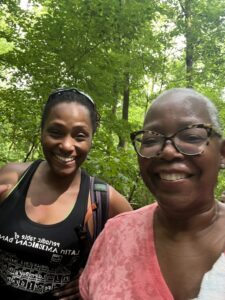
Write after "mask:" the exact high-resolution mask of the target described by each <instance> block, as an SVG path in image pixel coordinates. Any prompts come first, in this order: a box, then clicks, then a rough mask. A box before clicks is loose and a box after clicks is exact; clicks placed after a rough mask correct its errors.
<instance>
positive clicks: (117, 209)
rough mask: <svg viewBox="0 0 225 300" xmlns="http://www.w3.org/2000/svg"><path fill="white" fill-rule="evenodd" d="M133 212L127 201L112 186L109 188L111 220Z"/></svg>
mask: <svg viewBox="0 0 225 300" xmlns="http://www.w3.org/2000/svg"><path fill="white" fill-rule="evenodd" d="M130 210H133V208H132V206H131V205H130V203H129V202H128V201H127V199H126V198H125V197H124V196H123V195H121V194H120V193H119V192H118V191H117V190H115V189H114V188H113V187H112V186H110V187H109V218H112V217H115V216H116V215H118V214H120V213H123V212H126V211H130Z"/></svg>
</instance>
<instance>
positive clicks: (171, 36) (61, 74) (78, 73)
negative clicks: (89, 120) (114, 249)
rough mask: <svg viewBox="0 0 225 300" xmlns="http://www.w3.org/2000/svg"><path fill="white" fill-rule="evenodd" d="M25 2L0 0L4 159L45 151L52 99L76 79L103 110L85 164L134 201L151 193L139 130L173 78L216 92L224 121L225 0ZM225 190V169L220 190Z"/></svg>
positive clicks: (0, 152)
mask: <svg viewBox="0 0 225 300" xmlns="http://www.w3.org/2000/svg"><path fill="white" fill-rule="evenodd" d="M25 2H26V1H19V0H7V1H4V0H2V1H1V2H0V79H1V80H0V109H1V114H0V123H1V126H0V138H1V143H0V165H3V164H5V163H6V162H11V161H31V160H34V159H36V158H39V157H42V156H43V154H42V150H41V147H40V117H41V112H42V107H43V104H44V103H45V102H46V99H47V97H48V94H49V93H50V92H51V91H52V90H54V89H56V88H59V87H71V86H73V87H77V88H79V89H80V90H83V91H85V92H86V93H88V94H90V95H91V97H93V99H94V100H95V102H96V105H97V107H98V110H99V112H100V114H101V126H100V128H99V129H98V131H97V133H96V136H95V138H94V142H93V147H92V151H91V152H90V155H89V157H88V160H87V161H86V162H85V168H86V169H87V170H88V172H89V173H90V174H95V175H98V176H99V177H101V178H102V179H104V180H106V181H108V182H109V183H111V184H112V185H113V186H115V187H116V188H117V189H118V190H119V191H120V192H122V193H123V194H124V195H125V196H126V197H127V198H128V199H129V200H130V201H131V202H132V203H133V204H134V205H135V207H138V206H143V205H145V204H147V203H150V202H152V201H153V200H154V199H153V198H152V197H151V196H150V195H149V193H148V192H147V190H146V188H145V187H144V185H143V184H142V181H141V180H140V176H139V172H138V165H137V158H136V154H135V152H134V149H133V148H132V145H131V142H130V132H131V131H134V130H138V129H140V128H141V126H142V121H143V117H144V115H145V112H146V110H147V108H148V107H149V105H150V104H151V101H152V100H153V99H154V98H155V97H156V96H157V95H158V94H159V93H160V92H162V91H164V90H165V89H168V88H172V87H192V88H194V89H196V90H197V91H199V92H201V93H203V94H204V95H206V96H207V97H209V98H210V99H212V100H213V101H214V103H215V104H216V106H217V107H218V109H219V113H220V117H221V124H222V128H224V124H225V107H224V91H225V90H224V87H225V86H224V77H225V62H224V60H225V53H224V52H225V45H224V36H225V1H224V0H214V1H211V0H151V1H149V0H60V1H58V0H32V1H28V2H27V3H26V7H24V5H23V4H24V3H25ZM223 190H225V180H224V176H223V174H222V173H221V175H220V177H219V184H218V188H217V191H216V194H217V197H219V195H220V194H221V192H222V191H223Z"/></svg>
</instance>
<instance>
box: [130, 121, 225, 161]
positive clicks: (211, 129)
mask: <svg viewBox="0 0 225 300" xmlns="http://www.w3.org/2000/svg"><path fill="white" fill-rule="evenodd" d="M191 128H204V129H206V131H207V140H206V141H205V145H206V146H207V145H208V144H209V138H210V137H211V136H212V134H214V135H217V136H218V137H221V134H220V133H219V132H218V131H217V130H216V129H215V128H214V127H213V125H212V124H203V123H199V124H191V125H188V126H186V127H183V128H180V129H179V130H178V131H176V132H175V133H173V134H172V135H170V136H165V135H163V134H161V133H159V132H155V131H152V130H138V131H134V132H132V133H131V134H130V138H131V142H132V144H133V147H134V149H135V151H136V153H137V154H138V155H139V156H141V157H143V158H153V157H157V156H159V155H160V153H161V152H162V150H163V149H164V147H165V144H166V141H168V140H169V141H171V143H172V145H173V146H174V148H175V149H176V150H177V151H178V152H179V153H181V154H184V155H187V156H195V155H200V154H202V153H203V151H204V149H203V150H202V151H201V152H199V153H194V154H187V153H185V152H183V151H181V150H180V149H179V148H178V147H177V145H176V143H175V142H174V140H173V138H174V137H175V136H176V135H177V134H178V133H179V132H181V131H183V130H185V129H191ZM145 132H154V133H155V134H156V135H160V136H163V138H164V142H163V144H162V147H161V149H160V151H159V152H158V153H157V154H156V155H154V156H150V157H147V156H144V155H142V154H140V153H139V152H138V150H137V148H136V144H135V138H136V136H137V135H138V134H140V133H145Z"/></svg>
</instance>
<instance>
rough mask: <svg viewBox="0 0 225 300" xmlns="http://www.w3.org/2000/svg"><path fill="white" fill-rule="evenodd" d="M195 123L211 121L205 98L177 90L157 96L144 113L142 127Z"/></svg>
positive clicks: (177, 125)
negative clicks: (145, 113)
mask: <svg viewBox="0 0 225 300" xmlns="http://www.w3.org/2000/svg"><path fill="white" fill-rule="evenodd" d="M196 123H211V119H210V115H209V111H208V108H207V105H206V102H205V100H204V99H201V98H198V97H195V96H193V95H191V94H187V93H185V92H178V93H170V94H167V95H165V96H162V97H159V98H158V99H157V100H155V101H154V102H153V104H152V106H151V107H150V109H149V111H148V113H147V115H146V118H145V121H144V127H145V126H148V125H151V126H153V127H154V125H155V126H156V127H157V126H159V127H163V126H166V127H168V126H169V125H172V124H173V126H175V127H177V128H180V127H182V126H186V125H190V124H196Z"/></svg>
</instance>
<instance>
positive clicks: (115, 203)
mask: <svg viewBox="0 0 225 300" xmlns="http://www.w3.org/2000/svg"><path fill="white" fill-rule="evenodd" d="M92 178H94V182H95V185H96V186H97V187H98V185H104V186H105V191H106V192H107V200H108V205H109V211H108V216H109V218H112V217H114V216H116V215H118V214H121V213H123V212H127V211H132V210H133V208H132V206H131V205H130V203H129V201H128V200H127V199H126V197H124V196H123V195H122V194H121V193H120V192H118V191H117V190H116V189H115V188H114V187H113V186H111V185H110V184H108V183H107V182H105V181H104V180H102V179H100V178H99V177H95V176H93V177H92ZM99 190H101V187H100V189H99ZM103 190H104V188H103Z"/></svg>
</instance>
